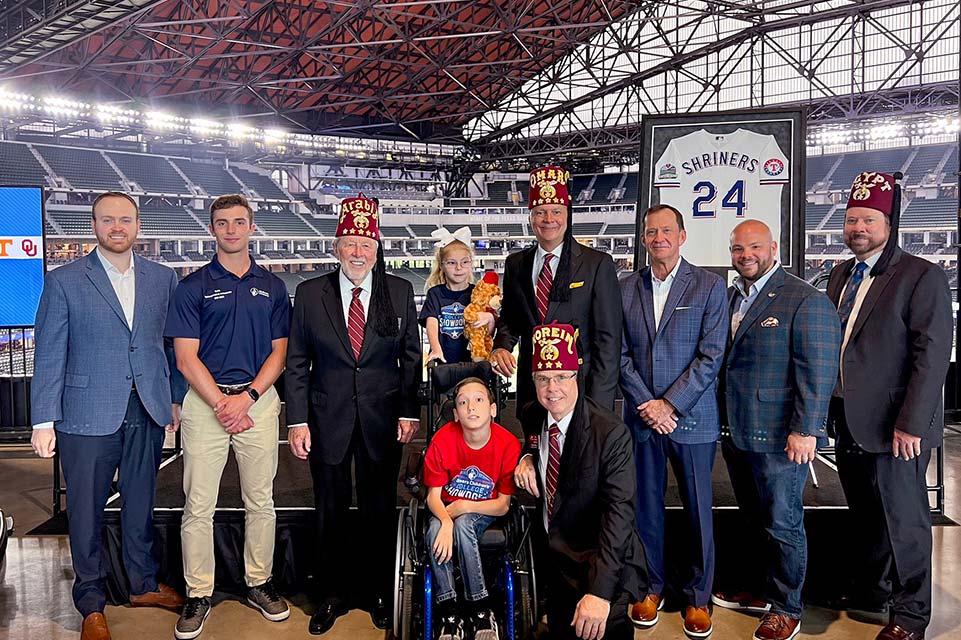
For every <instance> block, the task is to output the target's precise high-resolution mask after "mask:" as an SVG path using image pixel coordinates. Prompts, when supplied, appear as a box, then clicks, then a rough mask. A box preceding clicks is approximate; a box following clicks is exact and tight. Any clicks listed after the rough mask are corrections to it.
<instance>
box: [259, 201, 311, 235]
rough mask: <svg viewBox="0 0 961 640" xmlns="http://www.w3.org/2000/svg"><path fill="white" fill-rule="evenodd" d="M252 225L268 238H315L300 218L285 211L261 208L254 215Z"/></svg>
mask: <svg viewBox="0 0 961 640" xmlns="http://www.w3.org/2000/svg"><path fill="white" fill-rule="evenodd" d="M254 223H255V224H256V225H257V228H258V229H260V230H261V231H262V232H263V233H264V234H265V235H268V236H297V237H308V238H314V237H317V232H316V231H314V230H313V229H311V228H310V226H309V225H308V224H307V223H305V222H304V221H303V220H302V219H301V218H300V216H298V215H296V214H295V213H293V212H291V211H288V210H286V209H283V210H281V211H273V210H271V209H268V208H266V207H261V208H260V209H259V210H258V211H257V213H256V214H254Z"/></svg>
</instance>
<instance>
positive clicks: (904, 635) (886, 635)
mask: <svg viewBox="0 0 961 640" xmlns="http://www.w3.org/2000/svg"><path fill="white" fill-rule="evenodd" d="M875 640H924V632H923V631H908V630H907V629H905V628H904V627H901V626H898V625H896V624H894V623H893V622H892V623H890V624H888V626H886V627H884V628H883V629H881V632H880V633H879V634H878V635H877V637H876V638H875Z"/></svg>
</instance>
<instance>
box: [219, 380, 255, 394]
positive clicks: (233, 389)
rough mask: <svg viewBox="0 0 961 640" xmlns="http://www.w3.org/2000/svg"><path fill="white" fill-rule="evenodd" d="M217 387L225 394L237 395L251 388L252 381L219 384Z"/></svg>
mask: <svg viewBox="0 0 961 640" xmlns="http://www.w3.org/2000/svg"><path fill="white" fill-rule="evenodd" d="M217 388H218V389H220V392H221V393H223V394H224V395H225V396H237V395H240V394H241V393H243V392H244V391H246V390H247V389H249V388H250V383H249V382H248V383H246V384H218V385H217Z"/></svg>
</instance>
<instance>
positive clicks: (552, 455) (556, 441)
mask: <svg viewBox="0 0 961 640" xmlns="http://www.w3.org/2000/svg"><path fill="white" fill-rule="evenodd" d="M548 434H549V436H550V437H549V442H550V446H549V449H548V454H547V519H548V520H550V519H551V518H553V517H554V494H555V493H557V479H558V477H560V472H561V428H560V427H558V426H557V423H556V422H555V423H554V424H552V425H551V428H550V429H549V430H548Z"/></svg>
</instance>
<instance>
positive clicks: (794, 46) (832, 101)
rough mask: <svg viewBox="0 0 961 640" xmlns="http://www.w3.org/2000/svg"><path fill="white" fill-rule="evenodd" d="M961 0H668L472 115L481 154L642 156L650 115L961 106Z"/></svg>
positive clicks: (505, 160) (831, 114) (887, 112)
mask: <svg viewBox="0 0 961 640" xmlns="http://www.w3.org/2000/svg"><path fill="white" fill-rule="evenodd" d="M959 20H961V3H959V2H958V0H928V1H926V2H915V1H910V0H853V1H852V0H827V1H823V0H760V1H757V2H744V1H739V0H707V1H702V0H668V1H666V2H655V1H649V2H644V3H642V6H640V7H639V8H638V9H637V10H636V11H634V12H632V13H631V14H629V15H627V16H625V17H624V18H622V19H620V20H618V21H616V22H615V23H614V24H613V25H612V26H611V27H609V28H608V29H605V30H604V31H603V32H600V33H598V34H595V35H594V36H593V37H592V38H591V40H590V41H588V42H585V43H583V44H582V45H581V46H580V47H578V48H577V49H575V50H574V51H573V52H572V53H571V54H569V55H568V56H566V57H565V58H563V59H562V60H560V61H558V62H556V63H554V64H553V65H551V66H550V68H548V69H546V70H545V71H543V72H541V73H540V74H538V75H537V76H536V77H535V78H532V79H531V80H529V81H527V82H526V83H525V84H524V86H523V87H522V88H521V89H520V90H519V91H516V92H515V93H514V94H513V95H511V96H510V97H508V98H506V99H503V100H501V101H500V102H499V103H498V104H497V105H496V106H495V107H494V108H493V109H491V110H490V111H488V112H486V113H484V114H482V115H480V116H478V117H476V118H473V119H472V120H471V121H470V122H469V123H468V124H467V125H466V126H465V129H464V135H465V138H466V139H467V140H468V141H469V142H471V143H472V144H474V145H476V146H477V147H478V148H479V151H480V156H481V157H482V158H484V159H490V160H492V161H493V160H499V161H500V162H501V167H502V168H504V169H507V168H509V163H510V161H511V160H516V161H517V162H518V163H519V164H524V163H526V162H527V161H529V160H532V159H534V160H533V161H534V162H541V161H545V160H547V159H563V158H585V157H588V158H589V157H591V156H593V157H595V158H598V159H599V160H600V159H603V160H606V161H607V162H618V161H627V162H630V161H631V156H633V159H634V160H636V155H637V152H638V150H639V146H640V145H639V142H640V140H639V134H640V127H639V126H638V124H639V123H640V121H641V119H642V118H643V116H644V115H648V114H674V113H684V112H698V111H725V110H735V109H751V108H761V107H777V106H789V105H803V106H805V107H806V108H808V109H809V112H808V113H809V120H808V121H809V123H818V122H836V121H838V120H848V121H850V120H862V119H864V120H867V119H872V118H885V117H887V118H889V117H890V116H892V115H903V114H919V113H944V111H945V110H951V111H953V112H954V113H957V112H958V104H959V100H958V98H959V77H958V76H959V68H961V29H959Z"/></svg>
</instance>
